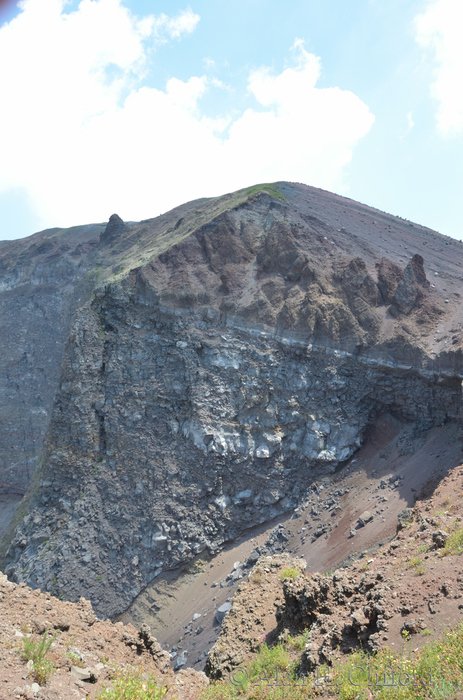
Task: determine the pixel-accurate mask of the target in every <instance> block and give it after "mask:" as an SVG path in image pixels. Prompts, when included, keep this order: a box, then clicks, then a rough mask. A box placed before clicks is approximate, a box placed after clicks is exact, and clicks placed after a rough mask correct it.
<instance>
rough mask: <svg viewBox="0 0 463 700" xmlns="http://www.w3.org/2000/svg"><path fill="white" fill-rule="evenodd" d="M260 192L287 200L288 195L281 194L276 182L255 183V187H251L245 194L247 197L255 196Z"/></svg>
mask: <svg viewBox="0 0 463 700" xmlns="http://www.w3.org/2000/svg"><path fill="white" fill-rule="evenodd" d="M259 192H265V193H266V194H268V195H270V197H274V198H275V199H281V200H282V201H283V202H286V197H285V196H284V195H282V194H281V192H280V190H279V189H278V185H277V183H276V182H267V183H264V184H262V185H254V186H253V187H249V188H248V189H247V190H246V192H245V194H246V196H247V197H253V196H254V195H256V194H259Z"/></svg>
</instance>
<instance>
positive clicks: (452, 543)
mask: <svg viewBox="0 0 463 700" xmlns="http://www.w3.org/2000/svg"><path fill="white" fill-rule="evenodd" d="M462 552H463V528H462V527H459V528H457V529H456V530H454V531H453V532H451V533H450V535H449V536H448V538H447V541H446V543H445V545H444V549H443V550H442V556H445V555H446V554H461V553H462Z"/></svg>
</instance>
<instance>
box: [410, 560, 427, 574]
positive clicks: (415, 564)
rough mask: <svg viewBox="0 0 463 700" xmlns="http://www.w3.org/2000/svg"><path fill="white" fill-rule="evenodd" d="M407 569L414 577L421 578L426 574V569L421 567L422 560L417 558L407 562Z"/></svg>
mask: <svg viewBox="0 0 463 700" xmlns="http://www.w3.org/2000/svg"><path fill="white" fill-rule="evenodd" d="M407 569H413V570H414V571H413V573H414V574H415V576H422V575H423V574H424V573H426V569H425V568H424V566H423V560H422V559H420V558H419V557H412V558H411V559H409V561H408V562H407Z"/></svg>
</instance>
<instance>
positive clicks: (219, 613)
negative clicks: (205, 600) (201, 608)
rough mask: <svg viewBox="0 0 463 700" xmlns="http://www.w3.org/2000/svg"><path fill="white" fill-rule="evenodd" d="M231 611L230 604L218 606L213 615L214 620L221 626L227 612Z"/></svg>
mask: <svg viewBox="0 0 463 700" xmlns="http://www.w3.org/2000/svg"><path fill="white" fill-rule="evenodd" d="M230 609H231V603H224V604H223V605H221V606H220V608H217V610H216V613H215V620H216V621H217V622H218V623H219V625H221V624H222V622H223V619H224V617H225V615H226V614H227V612H228V611H229V610H230Z"/></svg>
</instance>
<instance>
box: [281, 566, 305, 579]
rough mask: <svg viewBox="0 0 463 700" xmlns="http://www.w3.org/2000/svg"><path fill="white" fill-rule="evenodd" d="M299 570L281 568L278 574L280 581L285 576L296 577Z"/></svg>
mask: <svg viewBox="0 0 463 700" xmlns="http://www.w3.org/2000/svg"><path fill="white" fill-rule="evenodd" d="M300 573H301V572H300V571H299V569H293V568H289V569H283V571H282V572H281V574H280V581H284V580H285V578H296V576H299V574H300Z"/></svg>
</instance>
